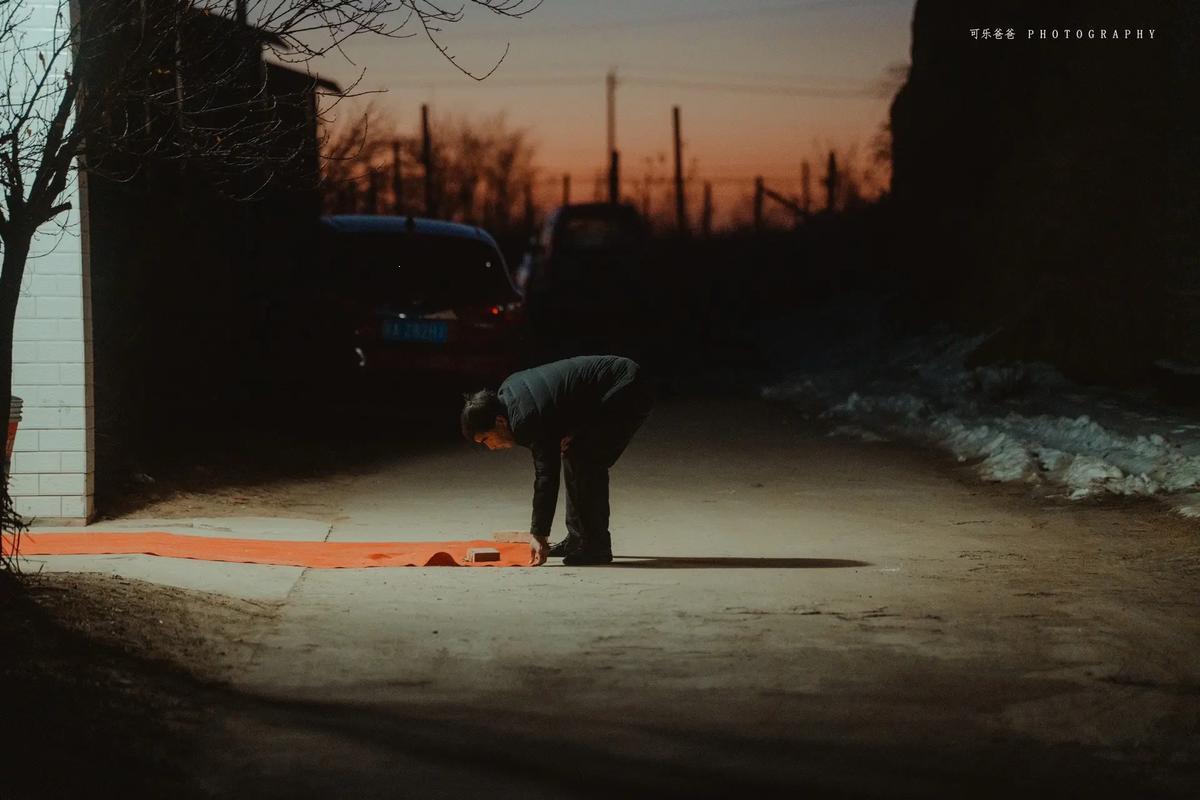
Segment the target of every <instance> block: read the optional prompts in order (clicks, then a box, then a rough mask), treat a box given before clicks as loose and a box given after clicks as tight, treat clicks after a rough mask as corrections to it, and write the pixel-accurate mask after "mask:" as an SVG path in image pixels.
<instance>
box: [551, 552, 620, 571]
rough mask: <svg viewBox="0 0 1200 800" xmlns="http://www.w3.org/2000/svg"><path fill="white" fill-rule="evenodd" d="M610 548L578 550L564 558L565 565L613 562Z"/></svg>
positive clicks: (590, 565)
mask: <svg viewBox="0 0 1200 800" xmlns="http://www.w3.org/2000/svg"><path fill="white" fill-rule="evenodd" d="M612 560H613V559H612V551H610V550H576V551H575V552H574V553H568V554H567V556H566V557H565V558H564V559H563V566H564V567H592V566H598V565H600V564H611V563H612Z"/></svg>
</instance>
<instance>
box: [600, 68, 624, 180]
mask: <svg viewBox="0 0 1200 800" xmlns="http://www.w3.org/2000/svg"><path fill="white" fill-rule="evenodd" d="M604 85H605V89H606V94H607V99H608V202H610V203H613V204H616V203H619V202H621V159H620V156H619V155H618V154H617V71H616V70H615V69H610V70H609V71H608V75H607V76H606V78H605V81H604Z"/></svg>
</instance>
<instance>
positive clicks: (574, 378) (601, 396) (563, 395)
mask: <svg viewBox="0 0 1200 800" xmlns="http://www.w3.org/2000/svg"><path fill="white" fill-rule="evenodd" d="M637 376H638V365H637V363H636V362H633V361H630V360H629V359H628V358H621V357H620V356H577V357H575V358H568V359H564V360H562V361H554V362H552V363H550V364H543V365H542V366H540V367H534V368H533V369H527V370H523V371H521V372H517V373H514V374H513V375H511V376H510V377H509V378H508V380H506V381H505V382H504V383H503V384H501V386H500V391H499V392H498V394H499V396H500V402H501V403H503V404H504V409H505V416H506V417H507V418H508V425H509V427H510V428H511V429H512V433H513V439H514V440H515V441H516V443H517V444H519V445H521V446H522V447H528V448H529V449H530V450H532V451H533V467H534V482H533V522H532V523H531V525H530V528H529V529H530V531H531V532H532V533H533V534H534V535H535V536H549V535H550V526H551V524H552V523H553V521H554V510H555V507H556V506H557V505H558V480H559V472H560V471H561V468H562V461H561V442H562V439H563V437H564V436H576V435H578V434H579V432H581V431H584V430H587V429H588V428H589V427H591V426H593V425H596V424H598V423H599V422H600V421H601V420H602V415H603V412H604V407H605V402H606V401H607V400H608V399H609V398H610V397H612V396H613V395H614V394H616V393H617V392H619V391H620V390H621V389H623V388H625V387H626V386H628V385H630V384H631V383H633V382H634V381H635V380H636V379H637Z"/></svg>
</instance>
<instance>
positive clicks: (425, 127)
mask: <svg viewBox="0 0 1200 800" xmlns="http://www.w3.org/2000/svg"><path fill="white" fill-rule="evenodd" d="M421 165H422V166H423V167H424V168H425V216H427V217H432V216H434V213H433V211H434V209H433V139H432V138H431V137H430V134H429V106H428V105H427V104H425V103H422V104H421Z"/></svg>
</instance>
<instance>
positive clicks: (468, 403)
mask: <svg viewBox="0 0 1200 800" xmlns="http://www.w3.org/2000/svg"><path fill="white" fill-rule="evenodd" d="M504 414H505V409H504V404H503V403H501V402H500V397H499V395H497V394H496V393H495V392H493V391H492V390H491V389H480V390H479V391H478V392H468V393H467V394H464V395H463V410H462V415H461V416H460V417H459V422H460V423H461V425H462V435H463V438H465V439H466V440H467V441H468V442H474V441H475V437H476V436H477V435H479V434H481V433H487V432H488V431H490V430H492V429H493V428H495V427H496V417H502V416H504Z"/></svg>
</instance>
